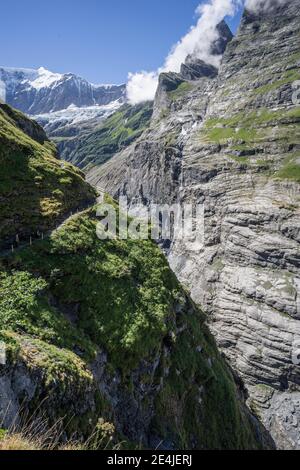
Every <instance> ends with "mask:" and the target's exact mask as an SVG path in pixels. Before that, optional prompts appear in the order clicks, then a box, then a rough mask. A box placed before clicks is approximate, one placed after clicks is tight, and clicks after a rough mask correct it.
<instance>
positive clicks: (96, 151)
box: [54, 102, 152, 168]
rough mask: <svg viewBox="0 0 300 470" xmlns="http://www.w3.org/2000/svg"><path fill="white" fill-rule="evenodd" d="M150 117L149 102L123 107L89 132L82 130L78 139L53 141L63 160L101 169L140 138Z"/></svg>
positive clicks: (150, 103)
mask: <svg viewBox="0 0 300 470" xmlns="http://www.w3.org/2000/svg"><path fill="white" fill-rule="evenodd" d="M151 116H152V102H148V103H143V104H140V105H136V106H130V105H124V106H122V107H121V108H120V109H119V110H118V111H116V112H115V113H114V114H113V115H112V116H110V117H109V118H107V119H106V120H105V121H104V122H102V123H101V124H99V125H96V127H95V128H93V129H92V130H88V131H84V130H83V132H82V133H81V134H79V136H76V137H74V138H72V137H71V138H67V139H66V140H65V139H63V140H62V139H59V141H56V140H55V138H54V141H56V143H57V144H58V148H59V150H60V153H61V156H62V158H66V159H67V160H68V161H71V162H72V163H74V164H76V165H78V166H79V167H80V168H86V167H88V166H90V165H101V164H103V163H104V162H106V161H107V160H109V159H110V158H112V157H113V156H114V155H115V154H116V153H117V152H119V151H120V150H122V149H124V148H125V147H127V146H128V145H130V144H131V143H132V142H134V141H135V140H136V139H137V138H138V137H140V136H141V135H142V133H143V131H144V130H145V129H146V127H147V125H148V123H149V121H150V119H151ZM70 149H71V150H70Z"/></svg>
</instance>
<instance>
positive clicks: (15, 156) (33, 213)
mask: <svg viewBox="0 0 300 470" xmlns="http://www.w3.org/2000/svg"><path fill="white" fill-rule="evenodd" d="M22 129H24V130H28V131H30V133H31V135H32V136H35V135H36V136H39V134H41V133H42V131H41V132H40V133H39V129H38V126H37V124H36V123H33V122H32V121H30V120H29V119H27V118H25V117H24V116H23V115H22V114H21V113H19V112H18V111H14V110H13V109H12V108H9V107H7V106H5V105H1V107H0V166H1V180H0V240H1V242H2V243H3V242H4V241H5V240H6V239H10V238H12V237H14V236H15V235H17V234H18V235H19V236H20V237H21V238H22V236H26V237H28V236H29V234H32V233H34V232H36V231H37V230H38V229H39V230H41V231H45V230H47V229H48V228H51V227H53V225H54V224H55V222H56V220H58V219H59V218H60V217H62V216H63V215H64V214H66V213H67V212H68V211H70V210H72V209H74V208H76V207H77V206H78V205H80V203H85V202H86V201H92V200H93V199H94V197H95V194H94V192H93V190H92V189H91V187H90V186H89V185H87V183H85V181H84V179H83V175H82V173H81V172H80V171H79V170H77V169H75V168H74V167H73V166H72V165H69V164H65V163H62V162H61V161H58V160H57V159H56V158H55V148H54V146H53V144H51V143H50V142H49V141H47V140H46V141H45V142H44V143H39V142H37V140H34V139H33V138H32V137H30V136H29V135H27V134H25V133H24V132H23V130H22ZM1 242H0V245H1Z"/></svg>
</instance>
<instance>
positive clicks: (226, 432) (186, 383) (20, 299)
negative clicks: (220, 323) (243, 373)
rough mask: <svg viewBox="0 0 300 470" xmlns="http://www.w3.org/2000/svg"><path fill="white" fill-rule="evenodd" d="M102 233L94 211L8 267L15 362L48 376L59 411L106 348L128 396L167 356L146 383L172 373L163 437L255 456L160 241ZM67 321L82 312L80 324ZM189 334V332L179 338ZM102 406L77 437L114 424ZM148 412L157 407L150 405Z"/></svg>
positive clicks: (6, 315) (222, 371) (87, 382)
mask: <svg viewBox="0 0 300 470" xmlns="http://www.w3.org/2000/svg"><path fill="white" fill-rule="evenodd" d="M96 224H97V219H96V217H95V211H94V209H90V210H87V211H86V212H85V213H84V214H82V215H76V216H74V217H73V218H72V219H71V220H70V221H69V222H68V224H66V225H65V226H64V227H63V228H62V229H60V230H59V231H57V232H54V233H53V235H52V236H51V238H50V239H48V240H44V241H40V242H37V243H36V244H34V246H33V247H31V248H27V249H25V248H24V249H23V250H20V251H19V252H18V253H16V254H15V255H14V256H12V257H10V258H8V259H5V260H3V261H2V264H1V274H0V299H1V300H0V330H1V336H0V338H1V339H2V340H4V341H5V342H6V343H7V344H10V347H11V354H12V355H13V356H14V357H18V356H20V355H21V356H22V357H26V360H27V361H29V363H31V364H32V365H31V366H30V367H33V368H35V369H36V368H41V367H42V369H43V370H44V371H45V373H44V378H43V382H42V383H43V394H44V395H45V393H47V392H48V394H49V395H50V396H51V397H52V400H56V401H54V402H52V407H54V409H57V408H61V405H59V400H61V398H58V397H59V396H60V394H59V392H58V391H57V387H58V386H59V387H63V389H64V395H65V397H69V400H71V403H72V401H73V402H75V401H78V402H79V401H80V399H78V398H77V396H78V395H79V396H80V397H81V396H82V394H84V389H85V388H86V389H88V388H91V384H92V376H91V373H90V371H89V363H90V362H91V361H92V360H93V358H94V357H95V353H96V351H97V349H98V348H99V347H100V348H103V349H104V350H105V351H107V353H108V363H107V370H108V371H112V372H113V371H115V370H118V371H120V374H121V377H123V379H122V380H123V382H122V386H123V387H124V389H128V390H130V389H131V387H133V384H132V383H131V378H130V377H131V374H132V372H133V370H134V369H135V368H136V367H137V366H138V365H139V364H140V363H141V361H142V360H150V361H151V360H152V361H154V360H155V357H156V356H157V354H158V353H159V354H160V355H161V359H160V365H159V367H158V369H157V372H156V375H155V377H154V378H153V379H151V377H150V376H148V375H147V374H145V376H144V378H143V379H142V380H144V381H145V384H146V383H148V381H149V380H154V385H155V383H156V385H157V384H159V383H160V381H161V377H163V376H164V374H165V371H166V369H169V371H170V372H169V374H167V375H165V379H164V386H163V388H162V390H161V392H160V393H159V394H158V395H157V398H156V405H155V407H156V413H155V420H154V422H153V424H152V426H153V430H154V431H155V433H156V434H158V435H159V436H161V437H162V438H169V439H172V441H173V442H176V445H177V446H179V447H180V448H188V447H190V446H191V442H192V440H194V443H195V445H196V446H197V447H199V448H245V447H255V446H256V443H255V441H254V438H253V434H252V430H251V426H250V424H249V422H248V420H247V419H246V418H245V416H244V415H243V413H242V412H241V409H240V407H239V404H238V401H237V396H236V390H235V385H234V382H233V379H232V376H231V373H230V372H229V371H228V369H227V366H226V365H225V363H224V362H223V360H222V359H221V357H220V356H219V354H218V352H217V349H216V346H215V343H214V341H213V339H212V337H211V335H210V333H209V332H208V330H207V327H206V326H205V322H204V321H205V318H204V316H203V315H202V314H201V313H200V312H199V311H197V309H196V307H195V306H193V305H192V303H191V302H190V301H189V300H188V299H187V297H186V294H185V293H184V292H183V290H182V288H181V287H180V285H179V284H178V282H177V280H176V278H175V276H174V275H173V273H172V272H171V271H170V269H169V266H168V264H167V261H166V260H165V258H164V256H163V255H162V254H161V252H160V250H159V248H158V247H157V246H156V245H155V244H154V243H152V242H151V241H125V240H119V239H116V240H111V241H99V240H98V238H97V236H96ZM87 293H89V295H87ZM180 305H181V308H180V314H178V313H177V314H176V313H175V312H176V311H178V306H180ZM66 312H68V313H70V312H73V313H74V315H75V320H74V318H73V321H74V323H73V324H70V322H69V320H68V319H67V317H66ZM182 327H183V328H184V333H181V334H178V329H180V328H182ZM163 344H167V351H168V353H167V354H166V353H163V351H164V347H163ZM199 346H201V348H202V350H201V351H200V350H198V351H197V348H198V349H199ZM24 351H25V352H24ZM78 351H80V353H79V352H78ZM78 354H79V355H78ZM75 384H76V385H75ZM141 385H142V384H141ZM74 397H76V399H74ZM35 400H37V402H38V400H39V398H38V396H37V397H36V398H35ZM96 402H97V407H96V410H95V411H94V413H93V414H92V415H91V414H90V412H88V411H86V412H85V413H84V414H83V415H82V416H81V417H80V416H79V418H78V421H77V422H76V426H77V427H78V429H83V430H85V431H86V430H87V419H91V420H92V421H93V420H94V419H95V418H98V417H99V416H102V417H104V418H105V419H109V418H110V417H111V412H109V409H110V405H107V403H106V401H105V399H104V398H103V397H98V398H97V399H96ZM68 406H69V408H70V409H68V408H67V410H68V411H67V416H69V415H68V413H69V412H72V411H73V412H74V413H75V412H76V409H75V410H74V408H73V407H74V406H76V405H74V404H73V405H71V406H70V404H69V405H68ZM142 406H145V407H147V406H148V405H147V402H146V400H145V403H144V404H143V405H142ZM62 410H63V411H62V412H61V413H63V412H64V413H66V409H65V408H64V407H62ZM77 414H78V411H77ZM88 427H89V426H88Z"/></svg>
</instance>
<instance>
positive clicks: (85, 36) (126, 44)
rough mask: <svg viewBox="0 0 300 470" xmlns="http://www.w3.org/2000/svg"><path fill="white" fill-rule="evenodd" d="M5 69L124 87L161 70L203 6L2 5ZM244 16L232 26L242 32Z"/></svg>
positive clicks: (176, 0)
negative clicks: (133, 77)
mask: <svg viewBox="0 0 300 470" xmlns="http://www.w3.org/2000/svg"><path fill="white" fill-rule="evenodd" d="M1 3H2V5H1V28H0V44H1V54H0V65H2V66H9V67H29V68H37V67H40V66H44V67H46V68H48V69H50V70H52V71H54V72H73V73H76V74H78V75H80V76H82V77H84V78H86V79H88V80H90V81H91V82H94V83H98V82H99V83H100V82H101V83H121V82H125V81H126V79H127V74H128V72H137V71H139V70H155V69H157V68H158V67H159V66H160V65H162V63H163V61H164V58H165V57H166V55H167V54H168V52H169V50H170V48H171V47H172V45H173V44H175V43H176V42H177V41H178V40H179V39H180V38H181V37H182V36H183V35H184V34H185V33H186V32H187V31H188V30H189V28H190V26H191V25H193V24H195V22H196V15H195V9H196V7H197V6H198V5H199V3H200V0H60V1H59V0H51V1H41V0H26V1H25V0H8V1H4V2H1ZM239 21H240V14H239V15H237V17H236V18H234V19H233V20H231V21H230V22H229V23H230V26H231V28H232V30H233V31H235V30H236V28H237V26H238V24H239Z"/></svg>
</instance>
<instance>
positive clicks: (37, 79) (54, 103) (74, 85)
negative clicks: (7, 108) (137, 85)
mask: <svg viewBox="0 0 300 470" xmlns="http://www.w3.org/2000/svg"><path fill="white" fill-rule="evenodd" d="M125 93H126V85H94V84H92V83H89V82H88V81H87V80H84V79H83V78H80V77H78V76H77V75H74V74H72V73H67V74H59V73H53V72H50V71H49V70H46V69H44V68H43V67H41V68H39V69H38V70H32V69H18V68H16V69H15V68H7V67H0V98H1V99H2V100H3V101H6V102H7V103H8V104H10V105H11V106H13V107H15V108H17V109H20V110H21V111H23V112H25V113H27V114H29V115H39V114H45V113H52V112H56V111H61V110H64V109H67V108H69V107H70V106H75V107H77V108H84V107H91V106H98V105H99V106H105V105H108V104H110V103H111V102H113V101H118V100H120V103H123V102H124V100H125Z"/></svg>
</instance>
